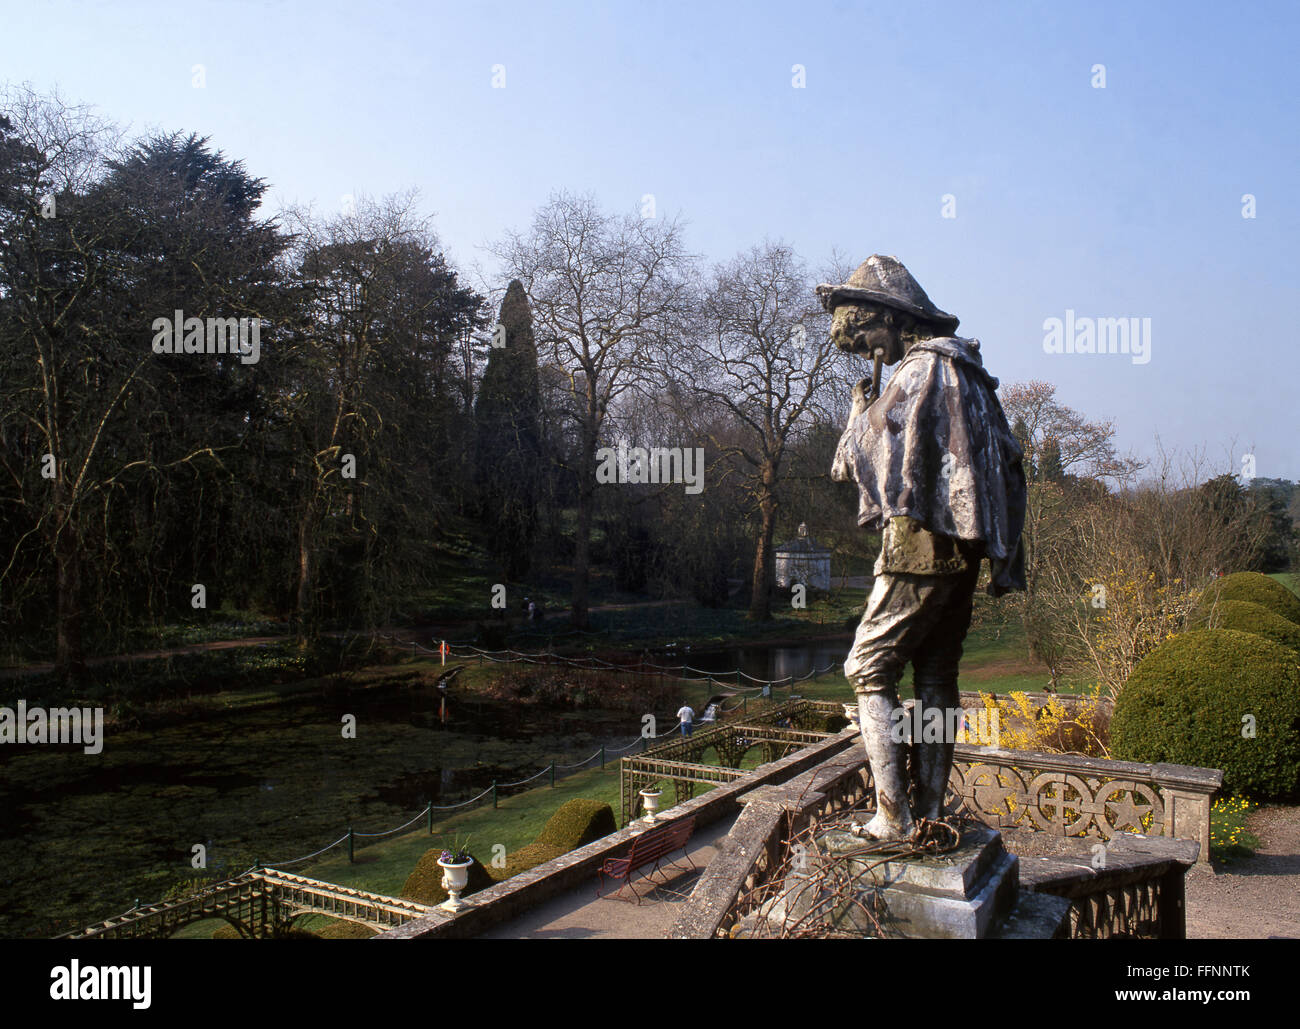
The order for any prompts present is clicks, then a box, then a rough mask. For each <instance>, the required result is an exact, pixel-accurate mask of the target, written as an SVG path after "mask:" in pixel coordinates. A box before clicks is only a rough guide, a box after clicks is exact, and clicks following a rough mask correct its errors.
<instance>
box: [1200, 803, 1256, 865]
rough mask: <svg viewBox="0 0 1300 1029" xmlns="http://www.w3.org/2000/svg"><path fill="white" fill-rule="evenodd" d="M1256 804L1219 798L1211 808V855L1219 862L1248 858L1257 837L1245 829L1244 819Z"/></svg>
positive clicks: (1253, 849) (1254, 846) (1252, 851)
mask: <svg viewBox="0 0 1300 1029" xmlns="http://www.w3.org/2000/svg"><path fill="white" fill-rule="evenodd" d="M1257 807H1259V805H1258V804H1255V803H1252V802H1251V801H1249V800H1247V799H1246V798H1245V797H1220V798H1219V799H1218V800H1216V801H1215V802H1214V804H1213V806H1212V807H1211V808H1210V852H1211V854H1212V856H1213V857H1215V858H1217V859H1218V860H1220V861H1224V862H1227V861H1231V860H1233V859H1234V858H1242V857H1250V856H1251V855H1252V854H1253V853H1254V852H1255V849H1256V848H1257V847H1258V846H1259V837H1258V836H1256V835H1255V834H1254V833H1252V832H1249V831H1248V830H1247V829H1246V816H1247V815H1248V814H1249V813H1250V812H1251V811H1253V810H1255V808H1257Z"/></svg>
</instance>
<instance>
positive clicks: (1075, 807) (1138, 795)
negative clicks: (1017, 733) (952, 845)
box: [948, 760, 1166, 840]
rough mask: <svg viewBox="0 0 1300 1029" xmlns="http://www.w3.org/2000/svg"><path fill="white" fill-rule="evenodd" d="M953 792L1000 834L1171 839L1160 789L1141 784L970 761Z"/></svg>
mask: <svg viewBox="0 0 1300 1029" xmlns="http://www.w3.org/2000/svg"><path fill="white" fill-rule="evenodd" d="M948 791H949V792H948V800H949V803H950V804H956V805H957V806H958V809H959V810H961V811H964V812H966V813H968V814H970V815H971V816H972V817H974V818H977V819H979V820H980V821H982V822H984V823H985V824H987V825H991V826H995V827H999V828H1026V829H1037V830H1039V831H1042V832H1050V833H1053V834H1055V835H1057V836H1096V837H1099V838H1100V839H1103V840H1108V839H1110V838H1111V837H1112V836H1114V835H1115V833H1117V832H1136V833H1144V834H1146V835H1151V836H1162V835H1164V834H1165V825H1166V819H1165V804H1164V799H1163V798H1162V796H1161V791H1160V787H1159V786H1158V785H1157V784H1156V783H1154V782H1150V781H1142V780H1139V779H1136V778H1119V779H1115V778H1107V777H1106V776H1105V775H1104V774H1097V775H1081V774H1073V773H1071V772H1067V771H1064V770H1061V769H1046V770H1042V769H1038V768H1035V767H1033V766H1032V765H1030V766H1028V767H1024V766H1017V765H1012V764H1009V763H1007V762H1006V761H1003V760H989V761H969V760H968V761H957V762H954V764H953V770H952V779H951V780H950V781H949V784H948Z"/></svg>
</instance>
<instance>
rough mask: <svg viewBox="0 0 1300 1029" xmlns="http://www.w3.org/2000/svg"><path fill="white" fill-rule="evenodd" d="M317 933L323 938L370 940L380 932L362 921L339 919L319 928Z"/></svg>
mask: <svg viewBox="0 0 1300 1029" xmlns="http://www.w3.org/2000/svg"><path fill="white" fill-rule="evenodd" d="M316 935H317V936H319V937H320V938H321V939H322V940H368V939H370V937H372V936H378V935H379V933H378V932H377V931H376V930H374V929H371V928H370V926H368V925H362V924H361V923H360V922H345V921H343V920H342V919H339V920H338V921H336V922H333V923H331V924H330V925H327V926H325V928H324V929H317V930H316Z"/></svg>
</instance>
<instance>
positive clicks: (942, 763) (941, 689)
mask: <svg viewBox="0 0 1300 1029" xmlns="http://www.w3.org/2000/svg"><path fill="white" fill-rule="evenodd" d="M915 688H916V694H917V703H918V704H924V707H923V708H922V717H921V724H922V727H923V728H922V737H921V739H919V740H913V742H912V801H913V808H912V813H913V814H914V815H915V816H916V817H917V818H928V819H931V820H934V819H937V818H942V817H943V801H944V796H945V795H946V794H947V792H948V779H949V777H950V776H951V775H952V754H953V747H954V746H955V744H956V742H957V741H956V739H955V738H954V737H953V727H954V726H955V724H957V721H958V720H959V718H960V714H961V695H960V694H959V693H958V692H957V684H956V683H955V682H924V681H918V682H916V684H915ZM936 707H937V708H939V711H940V714H941V715H942V718H941V719H940V721H939V725H940V726H941V727H942V728H941V731H940V739H939V740H937V741H931V742H925V740H926V736H927V735H928V734H927V733H926V727H927V726H926V716H928V715H929V712H930V710H931V709H932V708H936ZM953 709H955V712H954V714H953V716H952V717H950V716H949V712H950V711H953Z"/></svg>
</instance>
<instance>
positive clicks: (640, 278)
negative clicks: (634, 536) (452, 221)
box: [493, 193, 690, 628]
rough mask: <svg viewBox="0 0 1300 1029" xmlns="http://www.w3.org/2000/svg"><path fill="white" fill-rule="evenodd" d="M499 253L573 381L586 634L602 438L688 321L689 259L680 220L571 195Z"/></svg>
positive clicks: (541, 344)
mask: <svg viewBox="0 0 1300 1029" xmlns="http://www.w3.org/2000/svg"><path fill="white" fill-rule="evenodd" d="M493 253H494V254H496V256H497V257H498V258H500V259H501V261H502V263H503V265H504V266H505V271H506V274H507V276H508V277H511V278H517V279H519V280H520V281H521V282H522V283H523V286H524V290H525V292H526V293H527V294H528V299H529V302H530V304H531V306H532V311H533V318H534V336H535V339H536V343H537V349H538V359H539V361H540V362H541V363H542V364H543V365H546V364H549V365H552V366H553V367H555V368H558V369H561V370H562V372H563V374H564V375H565V378H566V380H567V382H566V391H565V393H566V410H565V411H564V415H565V416H566V417H567V418H568V419H570V420H571V421H572V423H573V424H574V426H575V428H576V432H577V436H578V447H577V454H576V458H575V460H574V462H573V467H572V469H571V471H572V472H573V474H574V475H575V476H576V479H577V483H578V489H577V501H578V519H577V522H578V524H577V536H576V539H575V541H574V559H573V602H572V603H573V607H572V611H573V624H574V625H575V626H576V627H578V628H583V627H585V626H586V625H587V612H588V592H589V589H588V579H589V574H590V562H591V526H592V513H593V507H594V503H593V502H594V496H595V487H596V450H597V446H598V444H599V442H600V438H601V431H602V429H603V428H604V426H605V420H606V417H607V414H608V412H609V411H610V410H611V408H613V407H614V406H615V405H617V403H618V402H619V400H620V398H622V397H623V395H624V394H625V393H627V392H628V391H629V390H632V389H633V388H634V387H636V386H637V385H638V384H644V383H645V382H646V381H647V379H648V378H649V377H650V374H651V371H652V365H653V364H654V363H655V362H656V361H657V360H662V358H663V355H664V346H665V342H666V340H667V339H668V338H669V337H670V336H671V335H672V334H673V332H674V329H675V328H677V327H680V325H681V323H682V321H683V319H684V318H685V317H686V314H687V312H688V308H689V299H690V290H689V277H688V271H689V263H690V256H689V255H688V254H687V253H686V251H685V249H684V245H683V241H682V228H681V226H680V224H679V223H678V222H677V221H676V220H667V221H666V220H660V219H656V218H641V217H638V216H636V215H625V216H623V217H616V216H611V215H607V214H605V213H604V212H602V211H601V210H600V208H599V206H598V205H597V203H596V201H595V198H594V197H592V196H590V195H586V196H575V195H572V194H569V193H556V194H554V195H552V197H551V198H550V200H549V202H548V203H547V204H546V205H545V206H544V207H542V208H541V209H540V210H539V211H538V212H537V214H536V217H535V218H534V220H533V224H532V227H531V228H530V230H529V231H528V232H527V233H526V234H518V233H510V234H508V235H507V236H506V237H505V238H504V240H502V241H501V242H500V243H498V244H497V245H496V246H495V247H494V248H493ZM543 376H544V377H545V372H544V371H543Z"/></svg>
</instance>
